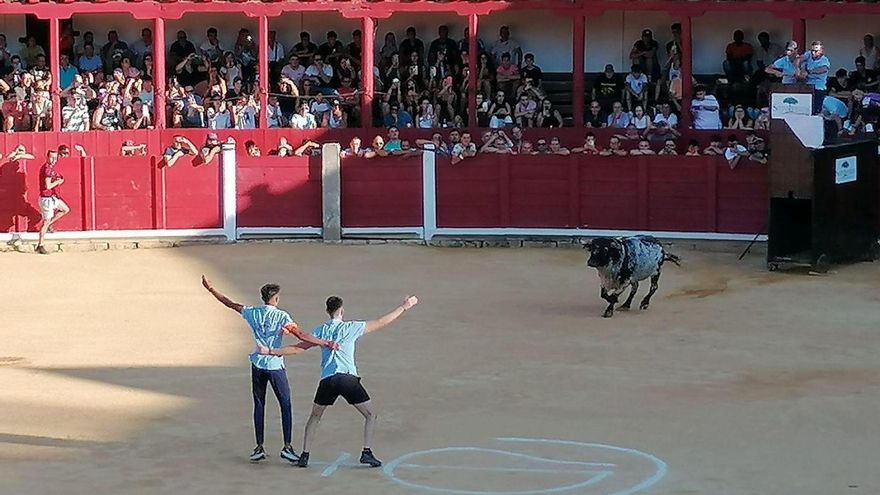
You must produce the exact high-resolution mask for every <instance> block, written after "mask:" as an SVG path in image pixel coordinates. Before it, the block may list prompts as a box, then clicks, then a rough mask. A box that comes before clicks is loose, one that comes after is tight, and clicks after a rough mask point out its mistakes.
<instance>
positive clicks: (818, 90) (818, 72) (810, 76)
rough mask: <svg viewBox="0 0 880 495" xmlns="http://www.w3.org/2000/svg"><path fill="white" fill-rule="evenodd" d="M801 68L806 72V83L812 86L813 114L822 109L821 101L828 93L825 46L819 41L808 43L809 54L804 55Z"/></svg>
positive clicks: (827, 62) (829, 63)
mask: <svg viewBox="0 0 880 495" xmlns="http://www.w3.org/2000/svg"><path fill="white" fill-rule="evenodd" d="M801 69H802V70H803V71H804V72H805V73H806V83H807V84H809V85H810V86H812V87H813V115H816V114H817V113H819V111H820V110H821V109H822V102H823V101H824V100H825V96H826V95H827V94H828V86H827V82H828V71H829V70H830V69H831V62H830V61H829V60H828V57H826V56H825V47H824V46H823V45H822V42H821V41H814V42H812V43H811V44H810V54H809V55H804V58H803V61H802V62H801Z"/></svg>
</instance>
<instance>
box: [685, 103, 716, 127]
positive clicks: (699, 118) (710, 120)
mask: <svg viewBox="0 0 880 495" xmlns="http://www.w3.org/2000/svg"><path fill="white" fill-rule="evenodd" d="M691 113H693V115H694V129H721V116H720V115H719V114H718V100H716V99H715V96H713V95H706V96H705V97H704V98H703V99H702V100H698V99H696V98H694V99H693V101H691Z"/></svg>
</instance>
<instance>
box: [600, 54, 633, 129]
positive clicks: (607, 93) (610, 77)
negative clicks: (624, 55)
mask: <svg viewBox="0 0 880 495" xmlns="http://www.w3.org/2000/svg"><path fill="white" fill-rule="evenodd" d="M623 88H624V83H623V80H622V79H621V78H620V77H619V76H618V75H617V74H615V73H614V66H613V65H611V64H606V65H605V71H604V72H602V74H600V75H599V77H598V78H597V79H596V82H595V83H593V99H594V100H596V101H598V102H599V104H600V105H601V106H602V110H604V111H606V112H607V111H608V110H609V109H611V106H612V104H613V103H614V102H615V101H619V100H620V99H622V98H623ZM623 127H626V126H623Z"/></svg>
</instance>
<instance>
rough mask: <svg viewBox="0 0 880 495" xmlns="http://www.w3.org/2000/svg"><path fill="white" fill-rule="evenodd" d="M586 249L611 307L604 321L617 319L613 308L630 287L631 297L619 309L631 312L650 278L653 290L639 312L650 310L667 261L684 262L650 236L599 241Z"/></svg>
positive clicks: (592, 242)
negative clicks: (637, 294)
mask: <svg viewBox="0 0 880 495" xmlns="http://www.w3.org/2000/svg"><path fill="white" fill-rule="evenodd" d="M584 249H586V250H588V251H589V252H590V254H589V259H588V260H587V266H589V267H592V268H595V269H596V270H597V271H598V272H599V280H600V283H601V287H602V290H601V295H602V299H604V300H606V301H608V307H607V308H606V309H605V313H603V314H602V316H603V317H605V318H610V317H611V316H613V315H614V305H615V304H617V301H618V296H620V294H622V293H623V292H624V291H625V290H626V288H627V287H632V289H631V291H630V293H629V297H627V298H626V301H624V303H623V304H622V305H620V308H618V309H620V310H628V309H629V308H630V304H632V300H633V297H635V295H636V291H637V290H639V282H641V281H642V280H645V279H646V278H648V277H650V278H651V290H650V291H649V292H648V294H647V295H646V296H645V298H644V299H642V302H641V303H640V304H639V309H648V305H649V304H651V296H653V295H654V293H655V292H657V283H658V281H659V280H660V272H661V271H662V268H663V262H664V261H671V262H673V263H675V264H676V265H679V266H680V264H681V259H680V258H679V257H678V256H676V255H674V254H671V253H667V252H666V250H664V249H663V245H662V244H660V241H658V240H657V239H655V238H653V237H651V236H647V235H637V236H632V237H616V238H609V237H597V238H595V239H593V240H591V241H587V242H585V243H584Z"/></svg>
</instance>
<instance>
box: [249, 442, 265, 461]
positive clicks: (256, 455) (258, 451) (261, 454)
mask: <svg viewBox="0 0 880 495" xmlns="http://www.w3.org/2000/svg"><path fill="white" fill-rule="evenodd" d="M265 458H266V451H265V450H263V446H262V445H257V448H255V449H254V452H253V453H252V454H251V457H250V460H251V462H260V461H262V460H263V459H265Z"/></svg>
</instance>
